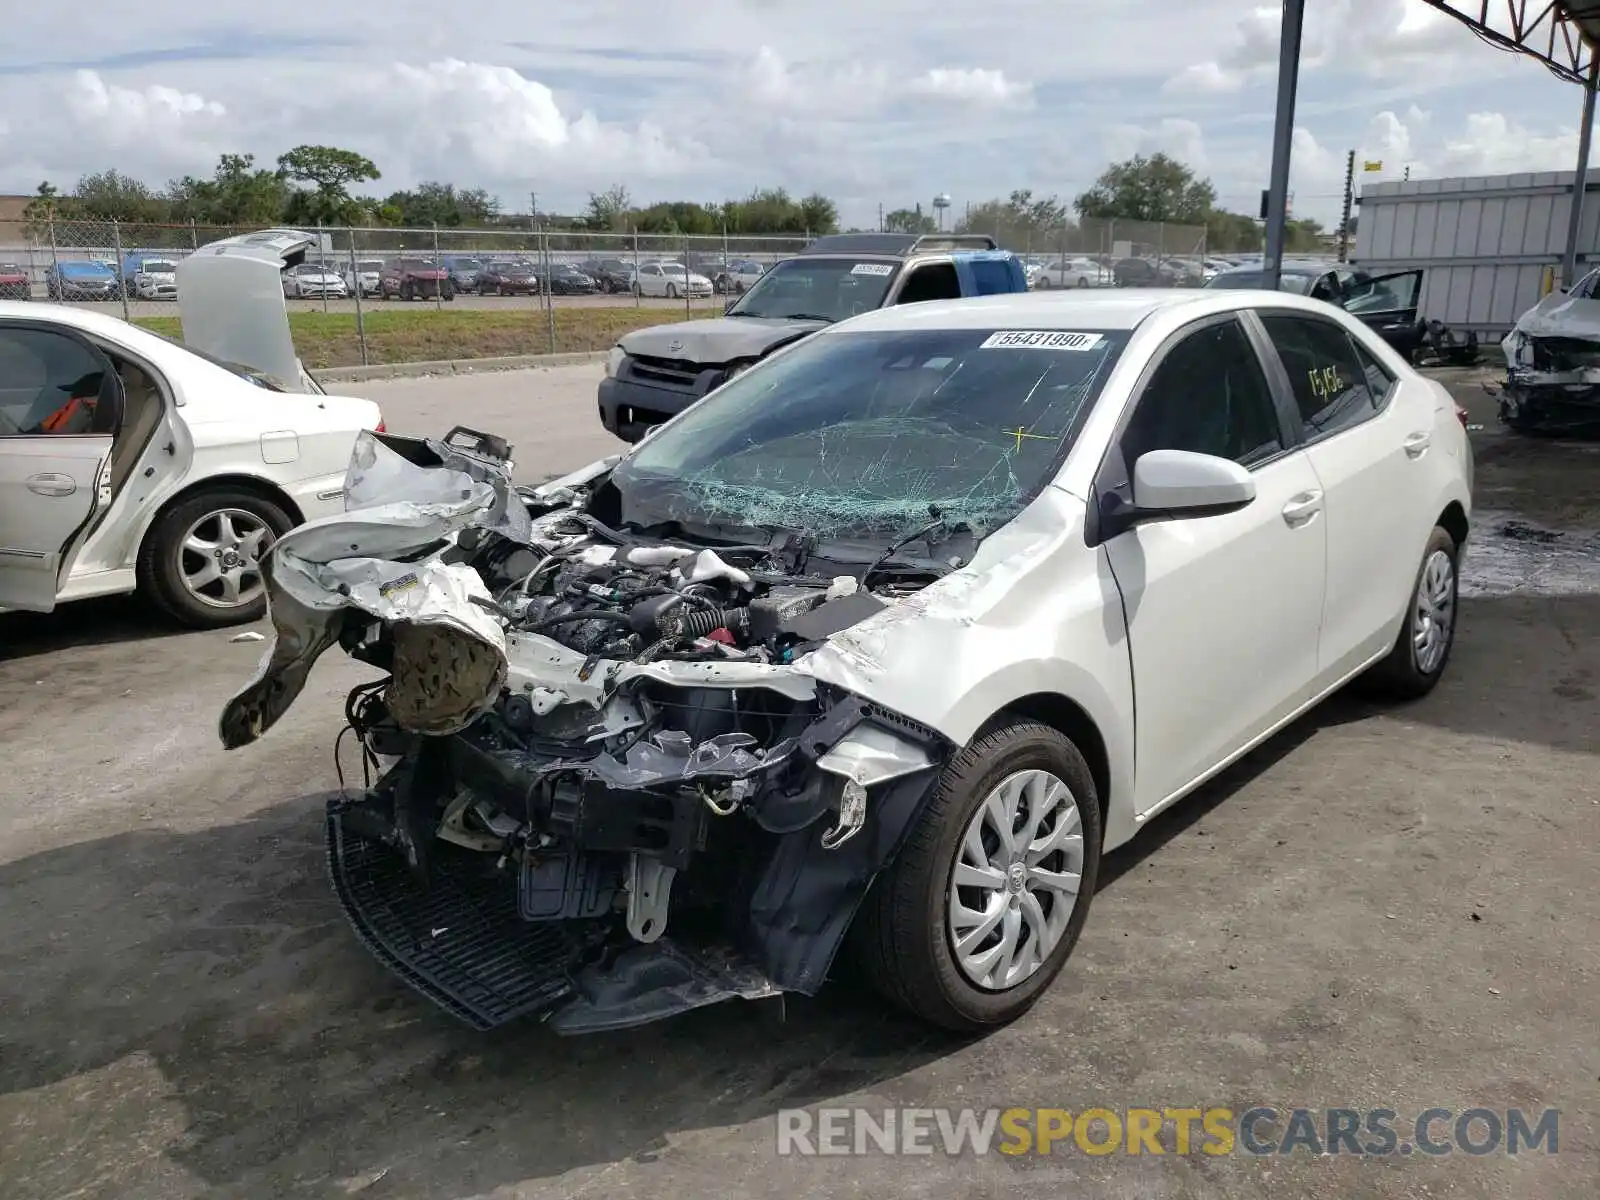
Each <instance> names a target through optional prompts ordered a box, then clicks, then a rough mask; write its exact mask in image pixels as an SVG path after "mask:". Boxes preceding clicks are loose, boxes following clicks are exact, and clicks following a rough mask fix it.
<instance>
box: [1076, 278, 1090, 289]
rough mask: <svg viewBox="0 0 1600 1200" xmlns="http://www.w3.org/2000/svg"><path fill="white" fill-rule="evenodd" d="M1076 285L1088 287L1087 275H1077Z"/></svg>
mask: <svg viewBox="0 0 1600 1200" xmlns="http://www.w3.org/2000/svg"><path fill="white" fill-rule="evenodd" d="M1078 286H1079V287H1088V286H1089V277H1088V276H1087V275H1079V276H1078Z"/></svg>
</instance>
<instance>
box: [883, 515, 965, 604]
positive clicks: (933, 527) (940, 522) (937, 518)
mask: <svg viewBox="0 0 1600 1200" xmlns="http://www.w3.org/2000/svg"><path fill="white" fill-rule="evenodd" d="M928 511H929V512H930V513H932V514H933V520H931V521H929V522H928V523H927V524H926V525H924V526H923V527H922V528H920V529H917V530H913V531H912V532H911V533H908V534H906V535H905V536H904V537H902V538H896V539H895V540H894V541H892V542H890V543H889V546H888V548H887V549H886V550H884V552H883V553H882V554H880V555H878V557H877V558H876V559H874V560H873V562H872V565H871V566H869V567H868V568H867V569H866V570H865V571H863V572H862V573H861V585H860V586H861V590H862V591H866V590H867V584H868V583H870V582H871V581H872V577H873V575H874V574H876V573H877V572H878V571H881V570H883V569H884V567H886V566H888V565H889V560H890V559H892V558H893V557H894V556H895V555H896V554H898V553H900V551H902V550H904V549H905V548H906V547H907V546H909V545H911V543H912V542H920V541H922V540H923V539H924V538H926V539H927V540H928V557H929V558H930V559H931V558H932V557H933V553H934V551H933V546H934V535H935V534H937V533H943V534H944V535H945V538H948V537H950V536H951V535H952V534H956V533H967V532H971V529H972V526H970V525H968V524H967V523H966V522H965V521H953V522H952V521H949V520H947V519H946V518H945V515H944V514H943V513H941V512H940V511H939V507H938V505H936V504H930V505H928ZM939 540H940V541H943V540H944V538H940V539H939ZM908 565H914V564H908Z"/></svg>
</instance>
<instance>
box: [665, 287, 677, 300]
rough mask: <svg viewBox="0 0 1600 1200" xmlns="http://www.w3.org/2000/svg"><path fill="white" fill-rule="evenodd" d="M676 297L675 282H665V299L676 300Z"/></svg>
mask: <svg viewBox="0 0 1600 1200" xmlns="http://www.w3.org/2000/svg"><path fill="white" fill-rule="evenodd" d="M677 298H678V285H677V284H675V283H669V284H667V299H668V300H676V299H677Z"/></svg>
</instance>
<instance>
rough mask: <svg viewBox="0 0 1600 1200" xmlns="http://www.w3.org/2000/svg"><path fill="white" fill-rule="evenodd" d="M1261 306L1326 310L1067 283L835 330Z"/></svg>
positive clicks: (1260, 294) (1304, 301) (1257, 294)
mask: <svg viewBox="0 0 1600 1200" xmlns="http://www.w3.org/2000/svg"><path fill="white" fill-rule="evenodd" d="M1268 305H1270V306H1272V307H1276V308H1286V307H1287V308H1304V309H1307V310H1308V311H1311V312H1317V313H1324V314H1325V313H1327V312H1328V311H1329V306H1328V305H1327V304H1325V303H1323V302H1322V301H1320V300H1311V299H1309V298H1307V297H1304V296H1298V295H1296V294H1294V293H1293V292H1269V291H1263V290H1260V289H1256V288H1239V289H1235V290H1225V289H1215V290H1209V289H1204V288H1114V289H1113V288H1106V289H1097V288H1096V289H1091V288H1077V289H1073V288H1069V289H1066V290H1060V291H1057V290H1051V291H1044V292H1015V293H1007V294H1005V295H996V296H979V297H975V298H971V299H965V300H926V301H923V302H921V303H918V304H906V305H893V306H891V307H889V308H879V309H874V310H873V311H871V312H867V313H863V314H862V315H860V316H858V317H852V318H851V319H850V320H848V321H845V322H842V323H841V324H840V325H839V326H837V327H836V328H838V329H840V330H846V329H848V330H853V331H860V332H884V333H890V332H896V331H899V330H914V329H918V328H922V329H1047V330H1048V329H1084V330H1106V331H1118V330H1133V329H1135V328H1137V327H1138V326H1139V325H1140V324H1141V323H1142V322H1143V321H1144V320H1145V318H1147V317H1149V316H1151V315H1152V314H1154V313H1163V314H1166V315H1171V316H1173V318H1174V319H1175V320H1182V319H1185V318H1199V317H1204V316H1209V315H1211V314H1213V313H1223V312H1232V311H1236V310H1238V309H1242V308H1257V307H1263V306H1268Z"/></svg>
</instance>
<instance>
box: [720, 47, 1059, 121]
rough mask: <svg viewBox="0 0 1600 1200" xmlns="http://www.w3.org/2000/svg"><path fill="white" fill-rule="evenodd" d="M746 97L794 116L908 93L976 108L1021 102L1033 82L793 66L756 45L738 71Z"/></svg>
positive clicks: (981, 72) (867, 67) (994, 73)
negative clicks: (754, 53)
mask: <svg viewBox="0 0 1600 1200" xmlns="http://www.w3.org/2000/svg"><path fill="white" fill-rule="evenodd" d="M744 83H745V90H746V93H747V97H748V99H749V100H750V101H751V102H753V103H755V104H758V105H761V106H762V107H764V108H768V109H773V110H778V111H784V112H788V113H791V114H794V115H796V116H802V117H803V116H805V115H807V114H812V115H819V116H838V115H845V114H851V113H853V114H856V115H857V116H865V115H868V114H871V113H875V112H876V111H878V110H879V109H881V108H882V107H883V106H885V105H888V104H893V103H895V102H897V101H902V100H906V99H909V98H915V99H921V100H936V101H945V102H949V103H952V104H958V105H969V106H972V107H976V108H980V109H993V108H1010V107H1027V106H1028V105H1029V104H1030V103H1032V100H1033V86H1032V85H1031V84H1028V83H1019V82H1017V81H1016V80H1013V79H1009V78H1007V76H1006V73H1005V72H1004V71H1001V70H995V69H992V68H988V67H930V68H928V69H927V70H925V71H923V72H921V73H920V74H917V75H914V76H911V77H910V78H906V77H904V76H903V75H897V74H896V73H895V72H893V71H891V69H890V68H889V66H888V65H887V64H885V63H883V62H874V63H868V62H862V61H859V60H850V61H846V62H825V63H810V64H804V65H796V64H791V63H790V62H788V61H787V60H786V59H785V58H784V57H783V56H782V55H781V54H779V53H778V51H776V50H775V49H773V48H772V47H771V46H762V47H761V48H760V49H759V50H758V51H757V52H756V55H755V58H754V59H752V60H751V61H750V63H749V64H748V65H747V66H746V68H745V72H744Z"/></svg>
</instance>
